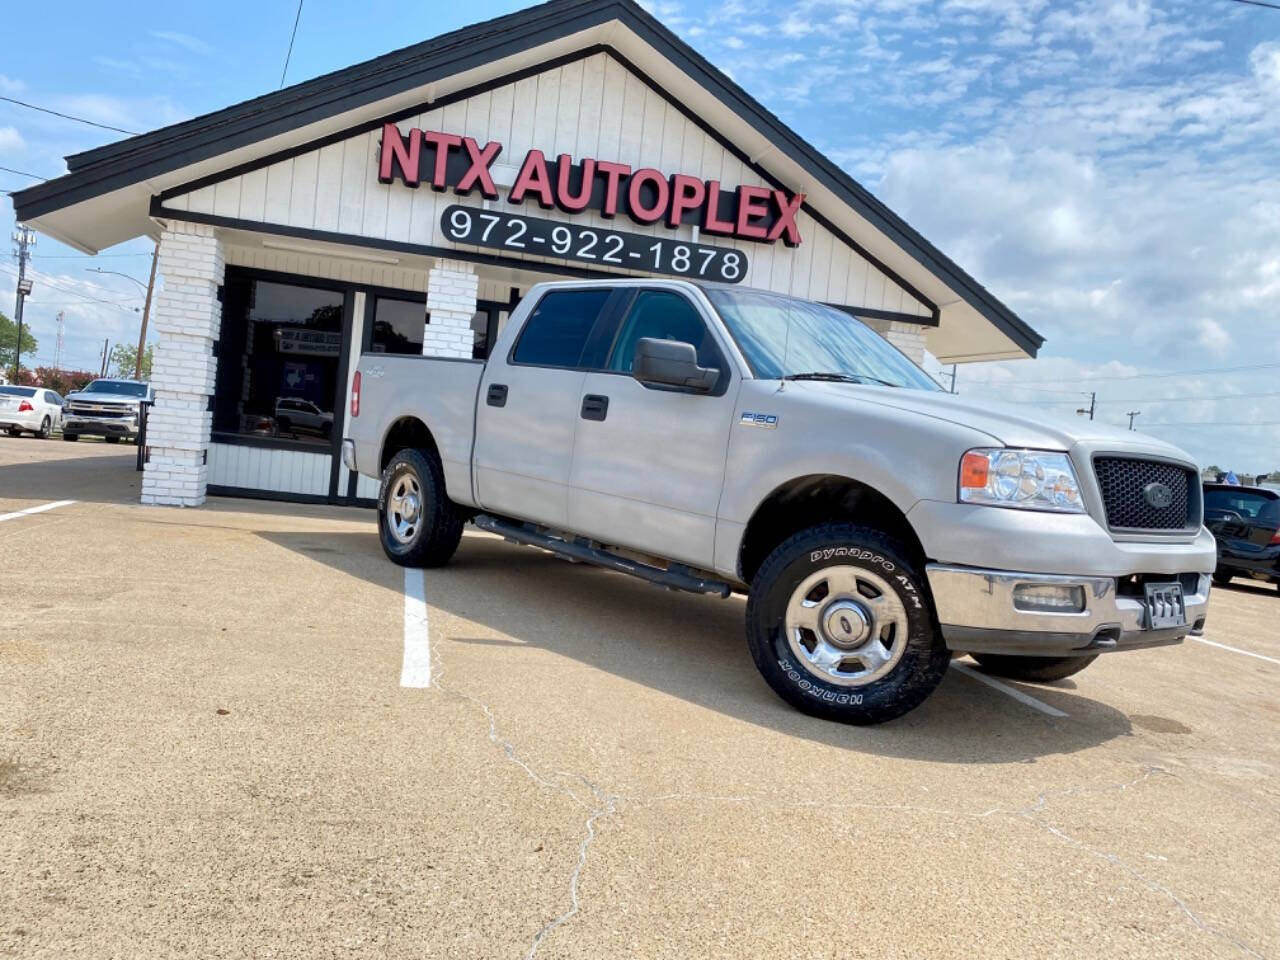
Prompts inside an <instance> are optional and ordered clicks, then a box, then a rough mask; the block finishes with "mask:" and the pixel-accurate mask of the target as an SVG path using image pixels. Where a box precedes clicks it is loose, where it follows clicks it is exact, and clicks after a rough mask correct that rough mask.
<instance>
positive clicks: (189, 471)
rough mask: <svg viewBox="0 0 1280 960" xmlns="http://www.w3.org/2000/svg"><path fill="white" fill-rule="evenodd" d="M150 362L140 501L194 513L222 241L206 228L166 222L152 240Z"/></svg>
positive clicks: (201, 482) (212, 366)
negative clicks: (152, 396)
mask: <svg viewBox="0 0 1280 960" xmlns="http://www.w3.org/2000/svg"><path fill="white" fill-rule="evenodd" d="M157 269H158V271H159V273H160V274H161V275H162V276H163V277H164V289H163V290H162V291H161V292H160V293H159V294H157V296H156V304H155V316H154V317H153V319H152V323H153V325H154V329H155V331H156V349H155V358H154V360H153V362H152V367H151V383H152V385H153V386H154V387H155V391H156V405H155V406H154V407H152V408H151V416H150V418H149V419H148V420H147V446H148V447H150V448H151V456H150V458H149V459H148V461H147V464H146V467H145V468H144V471H143V474H142V502H143V503H164V504H172V505H174V506H182V507H198V506H200V504H202V503H204V497H205V487H206V486H207V482H208V468H207V467H206V465H205V460H206V455H207V454H206V452H207V451H208V449H209V434H210V430H211V429H212V426H213V414H211V413H210V412H209V397H211V396H212V395H213V384H214V377H215V374H216V372H217V360H215V359H214V356H213V344H214V341H215V340H217V339H218V333H219V330H220V328H221V325H222V304H220V303H219V302H218V288H219V287H220V286H222V275H223V261H222V242H221V241H220V240H219V239H218V238H217V236H216V235H215V234H214V229H213V227H209V226H205V225H203V224H194V223H177V222H175V223H171V224H170V225H169V227H168V228H167V229H166V230H165V231H164V233H163V234H161V236H160V261H159V265H158V268H157Z"/></svg>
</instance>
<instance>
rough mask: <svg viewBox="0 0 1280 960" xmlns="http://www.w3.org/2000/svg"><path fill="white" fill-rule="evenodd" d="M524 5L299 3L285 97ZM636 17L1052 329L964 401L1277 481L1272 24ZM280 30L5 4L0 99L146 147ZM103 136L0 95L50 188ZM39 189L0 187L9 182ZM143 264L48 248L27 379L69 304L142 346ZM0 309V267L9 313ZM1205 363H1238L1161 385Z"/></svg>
mask: <svg viewBox="0 0 1280 960" xmlns="http://www.w3.org/2000/svg"><path fill="white" fill-rule="evenodd" d="M184 6H185V7H189V8H188V9H183V7H184ZM518 6H520V4H514V3H489V2H474V3H470V4H467V5H438V4H404V3H392V2H386V0H362V2H361V3H358V4H355V3H346V2H338V0H308V2H307V5H306V6H305V7H304V9H303V13H302V20H301V24H300V26H299V29H298V37H297V42H296V44H295V47H294V53H293V60H292V63H291V65H290V68H289V75H288V76H289V80H290V81H291V82H294V81H298V80H302V79H305V78H307V77H311V76H315V75H317V74H319V73H323V72H326V71H329V70H333V69H337V68H339V67H343V66H347V65H349V64H351V63H355V62H358V61H360V60H364V59H367V58H369V57H372V56H376V55H378V54H380V53H384V52H386V51H388V50H392V49H396V48H398V47H402V46H405V45H407V44H410V43H413V42H416V41H418V40H420V39H423V38H426V37H429V36H434V35H436V34H439V33H442V32H445V31H447V30H450V29H453V28H455V27H458V26H463V25H465V24H466V23H470V22H475V21H476V20H480V19H484V18H486V17H489V16H495V15H498V14H501V13H505V12H508V11H510V10H512V9H515V8H517V7H518ZM650 8H651V9H652V10H653V11H654V12H655V13H656V14H657V15H658V16H659V17H660V18H662V19H663V20H664V21H665V22H666V23H667V24H668V25H669V26H671V27H672V28H673V29H675V30H676V31H677V32H678V33H679V34H680V35H681V36H682V37H684V38H685V39H686V40H687V41H688V42H689V43H691V44H692V45H693V46H694V47H696V48H697V49H698V50H699V51H701V52H702V53H703V54H705V55H706V56H707V57H708V58H709V59H711V60H712V62H714V63H716V64H717V65H719V66H720V67H721V68H722V69H724V70H726V72H728V73H730V74H731V75H732V76H733V77H734V79H736V80H737V81H738V82H739V83H741V84H742V85H743V86H744V87H746V88H747V90H749V91H750V92H751V93H752V94H754V95H755V96H756V97H757V98H758V99H760V100H761V101H763V102H764V104H765V105H766V106H768V107H769V108H770V109H772V110H773V111H774V112H775V113H777V114H778V115H779V116H781V117H782V118H783V120H784V121H786V122H787V123H789V124H790V125H791V126H793V127H794V128H795V129H796V130H797V131H798V132H799V133H801V134H802V135H803V136H805V137H806V138H807V139H809V140H810V141H811V142H813V143H814V144H816V145H817V146H818V147H820V148H821V149H822V150H824V151H825V152H826V153H827V154H828V155H829V156H831V157H832V158H833V159H835V160H837V161H838V162H839V163H841V164H842V165H843V166H844V167H845V168H846V169H847V170H849V172H850V173H852V174H853V175H854V176H855V177H856V178H858V179H859V180H860V181H861V182H862V183H864V184H865V185H866V186H868V187H869V188H871V189H872V190H874V191H875V192H876V193H877V194H878V195H879V196H880V197H881V198H882V199H884V200H885V201H886V202H887V203H888V204H889V205H890V206H891V207H893V208H894V209H895V210H896V211H897V212H898V213H900V214H901V215H903V216H904V217H905V218H906V219H907V220H908V221H909V222H911V223H912V224H913V225H914V226H915V227H917V228H918V229H920V230H921V231H922V232H923V233H924V234H925V236H927V237H928V238H929V239H930V240H932V241H933V242H935V243H936V244H937V245H938V246H940V247H941V248H942V249H944V250H945V251H947V252H948V253H949V254H950V255H951V256H952V257H953V258H955V259H956V260H957V261H958V262H960V263H961V265H963V266H964V267H965V268H966V269H968V270H969V271H970V272H971V273H973V274H974V275H975V276H976V277H977V278H978V279H979V280H981V281H982V282H983V283H984V284H986V285H987V286H988V287H989V288H990V289H991V290H993V291H994V292H995V293H996V294H997V295H998V296H1000V297H1001V298H1002V299H1003V300H1004V301H1005V302H1006V303H1008V304H1009V305H1010V306H1011V307H1012V308H1014V309H1015V310H1016V311H1018V313H1019V314H1020V315H1021V316H1023V317H1024V318H1025V319H1026V320H1027V321H1028V322H1030V323H1031V324H1032V325H1033V326H1035V327H1036V328H1037V329H1038V330H1039V331H1040V332H1041V333H1043V334H1044V335H1045V336H1046V338H1047V340H1048V342H1047V344H1046V346H1045V349H1044V350H1043V352H1042V355H1041V359H1040V360H1037V361H1035V362H1034V363H1025V362H1024V363H1020V364H1000V365H980V366H975V365H971V366H967V367H962V368H961V369H960V373H959V388H960V389H961V391H962V392H968V393H971V394H982V395H992V396H1000V397H1003V398H1012V399H1015V400H1017V401H1019V402H1021V403H1024V404H1026V405H1027V406H1028V408H1029V409H1030V408H1034V409H1039V410H1043V411H1046V412H1056V413H1061V414H1067V415H1072V411H1074V409H1075V408H1076V406H1077V405H1078V404H1079V403H1081V402H1084V403H1087V400H1088V398H1087V396H1085V395H1084V394H1085V392H1086V391H1090V390H1096V391H1097V392H1098V395H1099V417H1100V419H1104V420H1107V421H1109V422H1113V423H1125V422H1127V417H1126V416H1125V413H1126V411H1129V410H1141V411H1142V415H1141V416H1140V417H1139V418H1138V423H1139V425H1143V424H1148V425H1149V429H1150V431H1151V432H1152V433H1154V434H1156V435H1157V436H1160V437H1163V438H1165V439H1170V440H1173V441H1175V442H1177V443H1179V444H1181V445H1182V446H1184V447H1186V448H1187V449H1189V450H1190V451H1191V452H1192V453H1193V454H1195V455H1196V456H1197V457H1198V458H1199V459H1200V460H1201V461H1202V462H1210V461H1214V462H1219V463H1224V464H1226V463H1230V464H1232V465H1234V466H1236V467H1237V468H1238V469H1249V470H1251V469H1259V468H1262V469H1280V426H1254V427H1250V426H1239V424H1248V423H1258V424H1261V423H1270V424H1276V423H1280V403H1277V401H1280V396H1265V394H1280V11H1277V10H1268V9H1264V8H1260V7H1254V6H1248V5H1244V4H1239V3H1234V2H1231V0H1194V2H1187V0H1160V2H1149V0H1054V2H1049V0H806V2H800V3H772V2H769V0H758V2H752V3H750V4H747V3H744V2H740V0H728V2H717V3H693V2H667V0H660V2H657V3H655V4H651V5H650ZM294 12H295V7H294V6H293V4H292V3H291V2H278V3H270V2H268V3H261V2H259V3H253V4H249V3H240V2H234V0H230V2H224V3H221V4H216V5H207V4H206V5H197V4H192V5H175V4H171V3H164V4H162V3H131V4H127V5H125V4H113V5H106V4H98V3H85V2H80V0H73V2H70V3H66V4H63V5H60V6H59V8H58V12H57V16H56V18H52V17H50V16H49V14H48V8H43V7H41V6H40V5H30V4H28V5H20V6H18V7H17V8H16V9H15V10H12V11H9V13H8V22H7V29H6V33H8V34H9V35H10V39H11V42H10V43H8V44H6V51H5V56H4V58H3V60H0V96H9V97H15V98H17V99H21V100H27V101H30V102H33V103H37V104H40V105H42V106H47V107H51V108H53V109H57V110H62V111H65V112H68V113H73V114H77V115H80V116H85V117H89V118H91V119H94V120H97V121H99V122H102V123H105V124H108V125H111V126H118V127H121V128H124V129H127V130H137V131H141V130H149V129H152V128H154V127H156V126H160V125H163V124H166V123H171V122H174V121H176V120H180V119H183V118H185V117H189V116H192V115H196V114H200V113H205V112H208V111H210V110H215V109H218V108H219V107H222V106H226V105H228V104H231V103H235V102H238V101H241V100H244V99H247V98H249V97H252V96H256V95H259V94H261V93H264V92H266V91H269V90H273V89H275V88H276V87H277V86H278V85H279V82H280V70H281V67H282V65H283V60H284V52H285V48H286V45H287V43H288V39H289V31H290V29H291V27H292V25H293V16H294ZM116 137H117V135H116V134H112V133H109V132H107V131H102V130H95V129H93V128H90V127H85V126H82V125H79V124H74V123H69V122H66V121H62V120H58V119H56V118H53V117H48V116H44V115H41V114H37V113H32V112H30V111H28V110H24V109H22V108H19V107H16V106H13V105H11V104H7V103H3V102H0V166H6V167H12V168H15V169H18V170H23V171H27V172H30V173H34V174H39V175H42V176H54V175H57V174H58V173H60V172H62V171H63V169H64V166H63V162H62V157H63V156H64V155H65V154H67V153H72V152H75V151H78V150H83V149H86V148H88V147H91V146H95V145H98V144H101V143H106V142H109V141H110V140H112V139H115V138H116ZM30 182H32V181H30V180H27V179H25V178H23V177H20V176H17V175H14V174H9V173H3V172H0V190H12V189H16V188H18V187H21V186H24V185H26V184H27V183H30ZM7 206H8V205H0V209H4V208H6V207H7ZM5 216H6V218H7V219H8V220H9V221H10V223H11V222H12V209H11V208H8V209H5ZM148 252H149V246H148V244H147V243H146V242H145V241H133V242H131V243H128V244H123V245H121V246H120V247H118V248H116V249H113V250H111V251H107V252H106V254H107V255H106V256H104V257H100V258H98V259H97V260H96V261H91V260H87V259H85V258H83V257H79V256H76V255H75V251H72V250H70V249H68V248H65V247H62V246H60V245H59V244H57V243H56V242H54V241H52V240H49V239H47V238H41V240H40V244H39V247H38V248H37V259H36V261H35V267H36V278H37V283H38V284H39V286H38V291H39V295H38V296H37V297H36V298H35V299H34V300H32V301H31V302H30V303H29V306H28V319H29V320H30V321H31V322H32V324H33V326H34V329H35V331H36V334H37V336H38V337H39V338H40V351H39V359H40V360H41V361H42V362H47V361H51V360H52V358H53V348H54V316H55V314H56V313H57V312H58V311H59V310H62V311H64V312H65V315H66V321H67V322H66V347H65V348H64V363H67V364H71V365H75V366H82V367H86V366H93V367H95V368H96V365H97V360H96V357H97V352H98V350H99V349H100V346H101V342H102V339H103V338H104V337H110V338H111V340H112V341H113V342H114V341H116V340H118V339H126V340H127V339H129V337H130V333H131V331H133V334H132V335H133V336H136V329H137V322H138V314H137V312H136V308H137V307H140V305H141V300H140V296H139V292H138V289H137V287H136V286H135V285H134V284H132V283H130V282H129V281H127V280H123V279H119V278H115V277H110V276H100V275H97V274H93V273H90V272H88V270H87V269H86V268H88V267H92V266H98V267H102V268H104V269H109V270H120V271H122V272H125V273H129V274H131V275H133V276H135V277H137V278H139V279H141V280H145V279H146V269H147V264H148V260H147V255H148ZM12 301H13V264H12V261H8V260H6V261H4V262H3V263H0V309H3V310H4V312H6V313H11V312H12ZM101 301H107V302H105V303H104V302H101ZM1268 363H1271V364H1275V366H1272V367H1261V366H1259V365H1261V364H1268ZM1222 367H1251V368H1253V369H1241V370H1236V371H1234V372H1229V373H1217V374H1194V375H1189V376H1183V377H1173V376H1167V375H1162V374H1168V373H1170V372H1172V371H1179V370H1204V369H1206V368H1222ZM1255 394H1263V396H1254V395H1255ZM1224 395H1231V396H1239V399H1218V398H1221V397H1223V396H1224ZM1201 398H1208V399H1201ZM1193 422H1194V423H1198V424H1201V425H1200V426H1196V425H1191V424H1192V423H1193ZM1219 424H1221V425H1219Z"/></svg>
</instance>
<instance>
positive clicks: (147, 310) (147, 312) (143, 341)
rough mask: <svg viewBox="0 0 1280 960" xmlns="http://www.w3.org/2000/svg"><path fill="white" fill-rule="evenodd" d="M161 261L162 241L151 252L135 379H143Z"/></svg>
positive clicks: (134, 370)
mask: <svg viewBox="0 0 1280 960" xmlns="http://www.w3.org/2000/svg"><path fill="white" fill-rule="evenodd" d="M159 259H160V241H159V240H157V241H156V248H155V250H153V251H151V278H150V279H149V280H147V301H146V303H145V304H143V307H142V330H141V331H140V332H139V333H138V356H137V359H136V360H134V362H133V379H135V380H141V379H142V351H143V350H144V349H145V348H146V346H147V319H148V318H149V317H150V316H151V294H152V291H154V290H155V288H156V261H158V260H159Z"/></svg>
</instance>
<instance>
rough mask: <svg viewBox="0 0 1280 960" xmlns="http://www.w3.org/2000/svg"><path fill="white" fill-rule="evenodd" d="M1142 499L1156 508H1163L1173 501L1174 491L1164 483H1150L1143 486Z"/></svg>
mask: <svg viewBox="0 0 1280 960" xmlns="http://www.w3.org/2000/svg"><path fill="white" fill-rule="evenodd" d="M1142 499H1143V500H1146V501H1147V503H1148V504H1149V505H1150V506H1151V507H1152V508H1154V509H1156V510H1163V509H1164V508H1165V507H1168V506H1170V505H1171V504H1172V503H1173V491H1172V490H1170V489H1169V488H1168V487H1167V486H1165V485H1164V484H1163V483H1148V484H1147V485H1146V486H1145V487H1143V488H1142Z"/></svg>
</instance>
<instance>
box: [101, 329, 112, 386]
mask: <svg viewBox="0 0 1280 960" xmlns="http://www.w3.org/2000/svg"><path fill="white" fill-rule="evenodd" d="M110 343H111V338H110V337H103V339H102V372H101V373H99V374H98V376H100V377H105V376H106V375H107V346H108V345H109V344H110Z"/></svg>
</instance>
